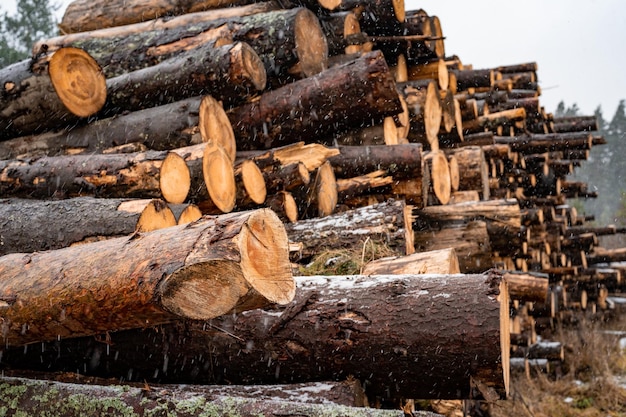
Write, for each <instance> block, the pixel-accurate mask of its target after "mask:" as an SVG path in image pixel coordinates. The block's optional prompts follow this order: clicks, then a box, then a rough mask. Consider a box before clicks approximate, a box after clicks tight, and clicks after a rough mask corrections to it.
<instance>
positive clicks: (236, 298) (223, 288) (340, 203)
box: [0, 0, 626, 415]
mask: <svg viewBox="0 0 626 417" xmlns="http://www.w3.org/2000/svg"><path fill="white" fill-rule="evenodd" d="M115 3H116V2H103V1H96V2H93V1H90V2H87V1H85V0H75V1H74V2H73V3H72V4H71V5H70V7H68V9H67V11H66V14H65V16H64V19H63V22H62V24H61V28H62V29H63V31H64V34H63V35H60V36H58V37H55V38H52V39H43V40H41V41H39V42H37V43H36V44H35V45H33V57H32V59H29V60H26V61H23V62H21V63H18V64H15V65H12V66H10V67H7V68H5V69H0V79H2V80H3V86H4V87H3V88H4V90H3V94H2V99H0V109H1V113H0V117H1V118H0V128H1V129H0V132H1V133H0V193H1V194H0V196H1V197H2V200H0V211H1V212H2V218H3V219H6V220H5V223H6V224H4V225H3V228H2V230H0V255H2V256H0V271H2V274H1V275H2V279H1V280H0V316H1V318H2V329H3V333H2V334H3V342H4V345H5V346H6V348H5V349H4V351H3V352H2V362H1V365H2V366H3V369H4V370H6V371H7V372H11V373H13V374H15V375H16V376H29V374H28V372H29V371H41V372H46V374H45V375H46V378H49V379H54V378H56V377H55V375H56V374H51V372H68V371H71V372H75V371H76V370H79V372H80V373H83V374H89V375H93V376H95V377H101V378H116V380H118V381H120V380H122V381H124V382H127V383H133V382H137V381H146V383H147V384H156V383H170V384H180V383H182V384H195V385H206V384H219V386H224V385H227V384H233V383H234V384H257V385H259V386H261V385H262V386H267V385H268V384H281V385H280V387H279V388H277V390H279V391H280V390H283V391H285V392H286V391H288V390H289V388H288V386H287V385H286V384H289V383H296V382H297V383H311V382H314V381H328V384H337V383H338V381H346V380H352V381H356V384H357V385H358V386H359V387H361V386H362V389H363V394H364V396H362V397H363V398H365V397H366V398H367V399H368V401H369V404H370V405H371V406H377V407H386V408H402V409H403V410H404V411H405V412H414V413H415V410H414V409H413V408H412V407H411V404H412V403H411V400H413V399H430V398H445V399H469V398H472V399H477V398H478V399H480V398H482V399H486V400H489V401H492V400H495V399H499V398H506V397H507V395H508V390H509V369H511V370H512V371H516V370H519V369H522V370H523V372H526V373H527V374H528V375H529V374H530V371H529V369H530V365H529V364H530V363H531V362H530V361H535V360H545V361H547V362H546V363H551V362H550V361H555V360H556V361H558V360H562V348H561V350H560V354H558V353H555V349H556V350H558V349H557V348H554V346H552V348H553V349H552V350H551V349H549V348H547V347H546V346H544V345H539V344H537V343H536V342H537V340H536V336H537V331H538V330H540V329H541V326H544V328H545V327H546V326H547V327H548V328H549V327H550V326H552V325H554V323H555V322H556V321H557V320H559V319H563V320H564V319H565V318H566V317H568V315H569V314H570V312H571V311H572V309H573V308H574V309H584V310H594V311H595V310H602V309H606V308H607V306H608V305H607V297H608V295H609V293H614V292H620V291H623V290H625V288H624V279H623V278H622V269H620V268H619V267H618V266H611V263H612V262H619V261H623V260H624V259H626V253H625V252H624V250H621V249H620V250H605V249H603V248H601V247H599V246H598V236H601V235H606V234H615V233H624V232H625V230H622V229H619V228H616V227H613V226H607V227H592V226H589V223H588V221H589V219H588V218H586V217H585V216H583V215H581V214H579V213H577V211H576V209H575V208H574V207H573V206H570V205H568V204H567V199H568V198H574V197H585V198H591V197H594V196H595V194H594V192H593V191H591V190H589V189H587V187H586V184H582V183H577V182H572V181H570V180H568V178H567V176H568V175H569V174H571V173H572V172H573V170H574V169H575V168H576V167H577V166H579V165H580V164H582V163H583V162H584V160H585V159H586V157H587V155H588V152H589V149H590V148H591V147H592V146H596V145H600V144H602V143H603V139H602V138H601V137H598V136H595V135H594V133H593V132H594V131H595V130H597V125H596V124H595V120H594V119H593V118H591V117H579V118H554V117H553V116H552V115H551V114H550V113H547V112H546V111H545V110H544V109H543V108H542V107H541V106H540V103H539V96H540V93H541V91H540V87H539V84H538V81H537V80H538V79H537V64H535V63H525V64H518V65H504V66H500V67H497V68H487V69H474V68H472V66H471V65H464V64H463V63H462V62H461V60H460V59H459V58H458V57H456V56H455V57H450V56H447V55H446V53H445V49H444V43H443V33H442V30H441V24H440V22H439V19H437V17H436V16H429V15H428V14H427V13H426V12H424V11H423V10H416V11H411V10H405V9H404V3H403V2H402V1H401V0H400V1H397V0H391V1H370V0H361V1H358V2H355V3H347V2H331V1H328V0H319V1H299V2H294V3H293V4H291V3H289V4H288V3H282V2H281V3H280V4H278V3H274V2H265V3H251V2H247V1H241V2H228V6H230V7H226V6H227V4H226V3H224V2H213V1H202V2H196V3H197V4H194V6H189V5H182V4H179V3H180V2H174V1H166V0H162V1H159V2H152V3H154V4H148V3H146V2H142V1H131V2H129V1H126V2H125V7H124V8H122V7H120V6H115ZM131 3H132V4H131ZM157 3H158V4H157ZM230 3H233V4H230ZM246 3H250V4H246ZM188 6H189V7H188ZM122 10H123V12H122ZM86 13H87V14H89V16H90V18H89V19H88V21H86V20H85V19H84V17H85V14H86ZM146 16H150V18H151V19H152V20H146ZM383 23H384V24H383ZM76 71H78V72H79V74H78V75H77V74H75V72H76ZM77 80H80V82H78V81H77ZM81 83H84V85H83V84H81ZM43 97H52V99H49V100H48V99H46V100H44V98H43ZM44 102H45V105H44V104H42V103H44ZM29 106H30V107H29ZM37 112H43V114H44V116H42V114H41V113H37ZM368 242H375V243H376V244H378V245H383V246H385V247H388V248H390V249H391V250H392V251H393V252H394V253H395V255H396V256H394V257H391V258H384V259H379V260H377V261H376V262H375V263H372V264H369V265H367V266H364V267H363V268H361V269H360V270H359V272H360V274H358V275H347V276H343V275H336V276H328V277H323V276H315V277H309V278H305V277H298V278H296V280H295V283H294V280H293V279H292V269H296V268H291V267H290V262H291V263H294V264H296V265H299V267H300V268H301V269H306V268H305V265H307V264H308V263H309V262H310V261H311V260H313V259H314V258H315V257H316V256H317V255H318V254H320V253H321V252H324V251H330V250H340V249H345V248H357V250H362V257H363V258H365V252H366V245H367V243H368ZM607 264H608V265H607ZM291 266H293V265H291ZM128 278H131V279H130V280H129V279H128ZM510 311H513V312H514V314H512V315H510V314H509V312H510ZM416 312H417V314H416ZM546 319H547V320H546ZM546 323H547V324H546ZM390 329H393V330H390ZM39 346H41V347H39ZM511 355H512V356H514V357H513V358H511V360H509V357H510V356H511ZM520 358H521V359H520ZM381 365H382V366H381ZM537 367H538V365H536V366H534V367H533V369H537ZM548 368H549V366H547V365H546V367H544V369H548ZM20 372H21V374H20ZM100 382H102V381H100ZM14 385H20V386H24V387H27V389H28V390H30V391H29V392H31V391H32V392H34V393H37V392H40V391H41V390H42V389H44V390H45V388H42V387H41V386H40V385H37V384H33V383H32V382H29V381H23V380H6V381H3V386H2V387H1V388H0V389H3V390H5V389H6V390H8V389H9V388H10V387H11V386H14ZM333 386H334V385H333ZM281 387H282V388H281ZM83 388H84V389H85V390H87V391H86V392H97V393H98V394H97V395H96V396H101V397H102V398H103V401H108V400H105V399H107V398H109V396H110V395H114V394H115V395H114V396H117V398H118V401H120V402H119V404H120V406H122V405H124V407H132V406H133V405H132V398H131V397H132V396H129V395H126V394H123V393H120V392H118V391H115V390H109V389H105V388H103V387H102V386H101V385H98V386H94V387H92V388H86V387H83ZM196 388H197V389H198V390H201V387H196ZM72 389H74V388H67V387H65V386H59V388H58V389H57V388H55V392H65V391H64V390H69V391H68V393H67V394H64V395H70V393H69V392H70V391H71V390H72ZM76 389H78V388H76ZM89 389H91V390H92V391H89ZM194 389H195V388H194ZM215 389H219V387H218V388H215ZM147 390H148V392H150V391H151V388H147ZM175 391H176V388H170V389H169V391H167V390H164V391H163V392H165V394H164V393H163V392H161V393H159V394H158V395H156V394H151V395H153V396H154V398H153V399H152V400H154V401H155V402H157V403H159V404H161V403H162V402H164V401H165V402H169V403H171V404H172V407H178V405H176V401H179V399H178V397H177V396H176V395H173V394H171V395H170V393H171V392H175ZM81 392H82V391H81ZM80 395H84V394H80ZM189 395H192V394H189ZM193 395H196V394H193ZM203 395H205V396H207V398H209V399H210V400H211V404H213V405H212V407H217V408H215V409H220V408H219V407H224V406H225V404H226V403H225V401H226V400H225V399H224V398H226V396H228V398H230V397H233V398H236V399H237V400H236V401H241V397H245V394H244V393H243V392H239V391H237V392H234V393H227V394H224V393H214V392H212V393H210V394H206V393H205V394H203ZM300 395H302V394H300ZM328 398H329V397H328ZM328 398H326V399H327V400H328V401H329V402H336V401H334V400H330V399H328ZM19 401H21V400H20V399H17V398H16V399H15V404H18V403H19ZM233 401H234V400H233ZM281 401H282V402H281ZM368 401H365V400H360V401H358V404H357V402H354V403H349V404H344V403H341V404H343V405H347V406H350V407H356V406H363V405H366V404H367V403H368ZM207 403H208V402H207ZM19 404H22V403H19ZM237 404H239V402H237ZM26 406H27V405H26V404H22V405H20V407H26ZM238 407H239V406H238ZM282 407H286V408H282ZM323 407H324V406H323V405H322V406H319V407H318V408H315V410H311V411H310V412H311V413H313V414H315V413H322V412H323V411H324V408H323ZM33 410H34V409H33ZM237 410H238V412H239V413H242V414H241V415H247V414H246V413H258V412H259V410H288V411H285V412H289V413H300V411H297V410H299V408H297V407H296V405H294V404H293V403H291V402H289V401H288V400H279V399H276V398H274V397H271V398H268V399H267V400H258V403H257V402H255V403H254V404H247V408H245V409H243V408H242V409H239V408H237ZM294 410H295V411H294ZM367 410H369V411H367ZM196 411H198V413H200V412H201V411H202V410H201V409H200V408H198V409H197V410H196ZM361 411H363V412H365V414H366V415H370V414H367V413H369V412H370V411H371V413H372V414H371V415H374V414H375V413H374V410H371V409H365V410H361ZM308 412H309V411H307V413H308ZM353 412H356V411H353V410H351V409H350V410H348V411H345V413H353ZM381 415H382V414H381ZM389 415H394V414H393V413H391V412H390V414H389ZM424 415H427V414H424Z"/></svg>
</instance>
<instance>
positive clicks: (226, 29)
mask: <svg viewBox="0 0 626 417" xmlns="http://www.w3.org/2000/svg"><path fill="white" fill-rule="evenodd" d="M204 13H210V12H204ZM247 13H250V11H247V12H246V13H244V14H243V15H239V16H238V15H237V14H233V15H230V16H228V17H220V18H212V19H211V16H209V19H208V20H207V19H206V18H204V19H203V18H197V19H191V18H190V19H189V21H187V22H184V23H183V24H182V25H181V24H179V25H172V24H169V25H167V24H164V25H156V27H155V28H153V27H149V28H146V27H144V26H141V24H139V26H138V27H135V28H133V30H132V31H131V32H130V33H128V32H126V33H122V34H120V33H118V31H115V30H112V31H107V32H105V33H102V32H99V33H96V34H95V35H94V34H93V33H92V36H89V37H78V39H76V37H72V36H70V37H68V38H63V37H61V38H59V39H53V40H49V41H47V42H46V41H44V42H43V43H41V44H40V48H46V47H47V48H48V50H52V49H53V48H54V47H55V46H58V45H63V46H74V47H77V48H82V49H84V50H85V51H87V52H88V53H89V54H90V55H92V56H93V57H94V59H95V60H96V62H98V64H99V65H100V67H102V69H103V71H104V73H105V75H106V77H107V78H113V77H116V76H119V75H121V74H124V73H126V72H131V71H136V70H138V69H141V68H146V67H150V66H153V65H155V64H157V63H159V62H161V61H163V60H165V59H168V58H174V57H175V56H177V55H178V54H181V53H183V52H184V51H187V50H189V49H193V48H195V47H198V46H200V45H203V44H217V45H220V44H223V42H227V43H228V42H244V43H248V44H250V46H251V47H252V48H253V49H254V50H255V52H256V53H257V54H258V55H259V56H260V57H261V59H262V60H263V63H264V65H265V69H266V71H267V76H268V77H274V76H279V75H280V76H286V75H287V73H288V70H289V69H290V68H291V67H292V66H294V65H295V64H296V63H299V64H300V65H299V68H300V70H301V71H302V74H303V75H304V76H311V75H313V74H316V73H318V72H320V71H322V70H323V69H324V68H325V66H326V61H327V57H328V47H327V45H326V38H325V37H324V33H323V31H322V28H321V27H320V24H319V20H318V19H317V17H316V16H315V14H313V12H311V11H310V10H307V9H303V8H294V9H283V10H272V11H267V12H264V13H253V14H247ZM164 27H167V30H163V29H164ZM39 52H40V51H39V50H37V49H35V51H34V53H35V54H36V53H39Z"/></svg>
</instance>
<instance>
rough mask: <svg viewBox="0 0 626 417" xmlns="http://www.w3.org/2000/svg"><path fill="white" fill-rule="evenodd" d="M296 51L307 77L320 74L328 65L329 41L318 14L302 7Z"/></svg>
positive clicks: (298, 19) (297, 31)
mask: <svg viewBox="0 0 626 417" xmlns="http://www.w3.org/2000/svg"><path fill="white" fill-rule="evenodd" d="M295 24H296V30H295V36H296V40H295V43H296V53H297V55H298V60H299V63H300V69H301V71H302V74H303V75H304V76H305V77H310V76H312V75H315V74H318V73H320V72H322V71H323V70H325V69H326V68H327V67H328V43H327V42H326V36H325V35H324V32H323V30H322V26H321V25H320V22H319V20H318V18H317V16H316V15H315V14H314V13H313V12H311V11H310V10H308V9H302V11H301V12H299V13H298V15H297V16H296V21H295Z"/></svg>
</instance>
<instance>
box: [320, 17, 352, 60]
mask: <svg viewBox="0 0 626 417" xmlns="http://www.w3.org/2000/svg"><path fill="white" fill-rule="evenodd" d="M318 16H319V17H320V24H321V26H322V30H323V31H324V36H326V42H327V43H328V55H330V56H333V55H340V54H352V53H357V52H360V50H361V49H362V46H360V45H348V44H347V42H346V38H347V37H349V36H350V35H354V34H360V33H361V25H360V24H359V19H358V18H357V16H356V14H355V13H354V12H352V11H344V12H336V13H330V14H328V15H326V14H318Z"/></svg>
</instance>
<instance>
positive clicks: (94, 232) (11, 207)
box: [0, 197, 150, 255]
mask: <svg viewBox="0 0 626 417" xmlns="http://www.w3.org/2000/svg"><path fill="white" fill-rule="evenodd" d="M149 203H150V200H130V199H95V198H91V197H79V198H73V199H67V200H55V201H41V200H21V199H3V200H0V218H2V219H5V220H6V221H5V222H4V223H3V225H2V230H0V242H1V244H0V255H6V254H7V253H15V252H35V251H44V250H51V249H60V248H63V247H66V246H70V245H71V244H74V243H79V242H83V241H88V240H89V239H93V238H101V237H120V236H126V235H130V234H131V233H133V232H134V231H135V225H136V224H137V221H138V219H139V216H140V214H141V212H142V210H143V209H144V208H145V206H146V205H147V204H149Z"/></svg>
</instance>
